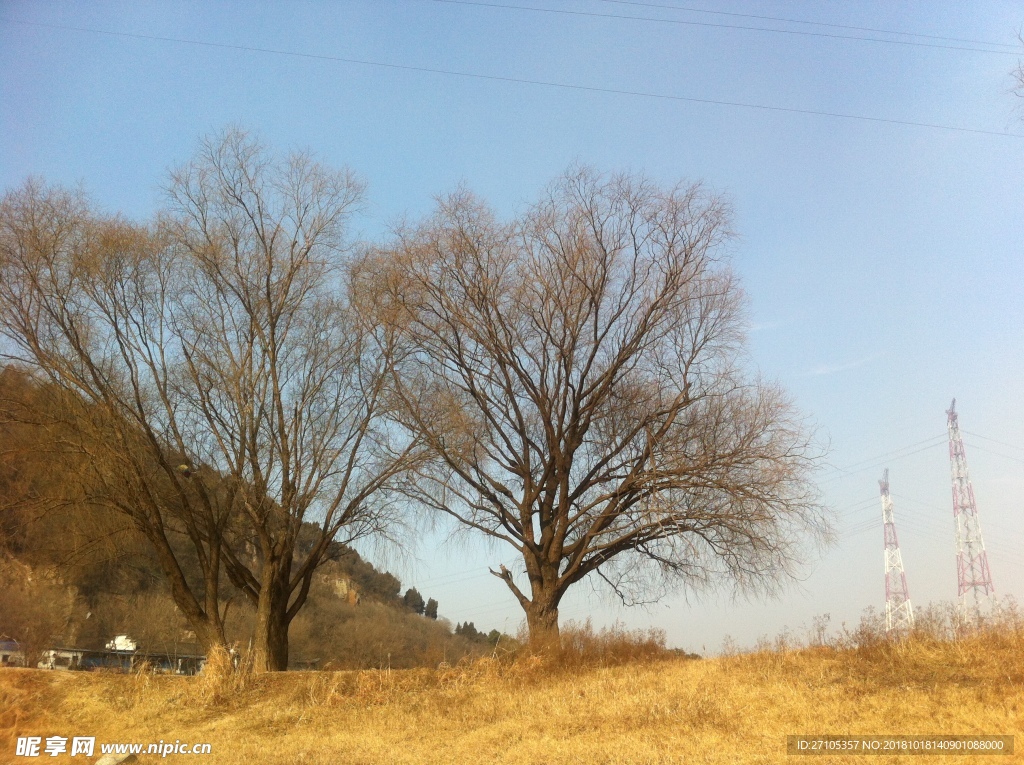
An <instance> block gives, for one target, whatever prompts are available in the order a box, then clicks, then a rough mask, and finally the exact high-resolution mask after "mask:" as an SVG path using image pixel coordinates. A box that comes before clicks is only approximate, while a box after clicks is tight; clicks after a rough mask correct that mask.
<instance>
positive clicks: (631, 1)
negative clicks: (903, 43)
mask: <svg viewBox="0 0 1024 765" xmlns="http://www.w3.org/2000/svg"><path fill="white" fill-rule="evenodd" d="M598 2H602V3H613V4H615V5H632V6H637V7H641V8H662V9H666V10H673V11H684V12H686V13H705V14H709V15H713V16H731V17H733V18H740V19H758V20H759V21H779V22H782V23H784V24H804V25H807V26H815V27H827V28H829V29H849V30H851V31H854V32H875V33H877V34H884V35H904V36H905V37H920V38H923V39H925V40H945V41H946V42H959V43H969V44H972V45H993V46H999V47H1002V48H1013V49H1014V51H1019V49H1020V46H1018V45H1016V44H1013V43H998V42H991V41H989V40H968V39H964V38H963V37H945V36H943V35H928V34H922V33H920V32H902V31H899V30H896V29H878V28H876V27H857V26H851V25H849V24H828V23H825V22H823V21H805V20H804V19H786V18H780V17H778V16H759V15H757V14H754V13H733V12H730V11H709V10H706V9H704V8H687V7H684V6H679V5H664V4H661V3H641V2H636V0H598ZM993 52H995V51H993ZM965 432H966V431H965Z"/></svg>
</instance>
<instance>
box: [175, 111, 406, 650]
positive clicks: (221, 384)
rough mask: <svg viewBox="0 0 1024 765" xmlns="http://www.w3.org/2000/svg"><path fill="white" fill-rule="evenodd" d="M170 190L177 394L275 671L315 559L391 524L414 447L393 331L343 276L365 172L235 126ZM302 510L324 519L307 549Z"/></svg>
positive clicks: (259, 640)
mask: <svg viewBox="0 0 1024 765" xmlns="http://www.w3.org/2000/svg"><path fill="white" fill-rule="evenodd" d="M170 196H171V199H172V203H173V204H172V215H173V217H172V218H170V219H169V220H168V221H167V228H168V231H169V237H170V240H171V241H172V242H173V243H174V248H175V254H176V255H177V257H178V258H179V259H180V260H181V261H182V262H184V263H187V264H188V265H187V269H188V278H187V280H186V281H187V283H188V284H190V285H192V286H191V289H190V290H189V291H188V292H187V293H186V294H185V295H184V296H183V300H182V302H181V304H180V305H179V307H178V313H177V318H176V319H175V322H174V327H175V332H176V335H177V337H178V338H180V341H181V349H182V357H183V359H184V362H185V364H184V367H183V369H182V376H183V378H184V384H183V385H182V386H181V388H180V391H179V393H180V395H181V397H182V399H183V400H185V401H187V405H186V409H187V410H188V411H189V412H190V413H191V416H192V417H193V418H195V420H196V424H195V426H194V427H193V428H192V431H193V432H197V433H202V438H201V439H199V440H198V441H197V442H196V443H195V444H194V445H193V447H192V448H193V449H194V450H195V452H196V453H197V455H198V456H200V457H201V458H202V459H203V460H204V461H205V462H207V463H209V464H212V465H215V466H216V467H217V469H218V471H219V472H220V474H221V475H227V476H231V477H232V479H233V486H234V487H236V489H237V492H238V494H237V498H236V502H237V504H238V507H239V508H240V510H241V511H242V513H243V514H244V517H245V528H246V530H247V533H248V535H249V536H248V537H247V538H246V540H245V542H246V548H247V549H248V551H249V552H248V553H243V552H241V551H239V548H238V547H237V546H232V547H231V548H229V549H228V550H227V551H226V559H225V562H226V566H227V573H228V575H229V576H230V578H231V580H232V582H233V583H234V584H235V585H236V586H237V587H238V588H239V589H240V590H241V591H242V593H243V594H244V595H245V596H246V597H248V598H249V599H250V600H251V601H252V602H253V604H254V605H256V607H257V635H256V646H255V647H256V650H257V652H258V653H259V654H261V656H262V657H263V658H262V659H261V660H262V661H265V663H266V666H267V667H268V668H270V669H284V668H285V667H286V665H287V656H288V632H287V630H288V625H289V624H290V623H291V621H292V619H294V617H295V615H296V613H298V611H299V609H300V608H301V607H302V605H303V603H305V601H306V597H307V595H308V593H309V587H310V583H311V581H312V577H313V573H314V571H315V569H316V567H317V566H319V565H320V564H321V563H322V562H323V561H324V560H326V559H327V557H328V555H329V554H331V553H332V551H333V550H334V549H336V547H332V543H334V542H335V541H339V540H338V537H339V535H343V537H344V538H343V540H340V541H344V542H352V541H354V540H355V539H358V538H360V537H363V536H366V535H368V534H386V533H388V532H389V530H391V529H393V527H394V524H395V523H396V522H397V517H396V515H395V513H394V512H392V511H394V510H395V506H394V505H393V502H392V496H391V491H392V490H393V489H394V488H395V487H396V486H397V485H399V484H401V483H402V482H403V481H404V480H405V475H406V472H407V471H408V470H409V469H410V468H411V467H412V466H414V465H415V464H416V463H417V461H418V460H420V459H421V455H420V452H421V451H422V450H421V449H420V448H419V445H418V442H417V441H416V439H414V438H408V437H405V436H404V435H403V433H402V432H401V431H400V430H399V429H396V428H395V427H393V425H392V420H391V407H392V400H391V398H390V396H389V395H388V387H387V383H388V382H389V381H390V378H391V368H392V363H393V355H394V333H393V332H392V331H390V330H389V329H388V328H387V327H384V326H381V325H379V324H378V323H375V322H374V321H373V318H374V317H373V314H372V313H369V312H367V311H365V306H364V304H363V302H362V301H363V298H362V297H361V296H360V295H358V294H353V292H352V290H351V289H350V283H349V279H348V276H347V269H346V256H347V255H348V254H349V250H350V247H349V245H348V243H347V242H346V240H345V237H344V233H345V227H344V224H345V221H346V219H347V217H348V216H349V214H350V211H351V210H352V208H353V207H354V206H355V205H356V204H357V203H358V202H359V201H360V199H361V196H362V186H361V184H360V183H359V182H358V181H356V180H355V178H354V177H353V176H352V175H351V174H350V173H348V172H344V171H343V172H331V171H328V170H326V169H325V168H323V167H321V166H320V165H318V164H316V163H314V162H313V161H312V160H311V159H310V158H309V157H308V156H307V155H304V154H295V155H292V156H290V157H288V158H287V159H285V160H284V161H274V160H273V159H272V158H271V157H270V156H269V155H268V154H267V152H266V151H265V150H264V149H263V148H262V147H260V146H259V145H258V144H257V143H255V142H254V141H252V140H251V139H249V138H248V137H247V136H246V135H245V134H244V133H241V132H238V131H230V132H228V133H226V134H225V135H224V136H222V137H221V138H220V139H218V140H217V141H207V142H206V143H204V145H203V148H202V150H201V151H200V154H199V156H198V157H197V158H196V160H195V161H193V162H192V163H191V164H189V165H187V166H185V167H183V168H181V169H180V170H178V171H177V172H176V173H175V174H174V176H173V183H172V185H171V187H170ZM306 521H314V522H315V523H316V524H317V527H318V530H317V533H316V534H315V535H314V536H313V537H312V538H307V539H306V540H305V543H304V545H303V547H304V549H301V550H300V549H299V547H300V545H299V542H300V532H301V531H302V529H303V524H304V522H306ZM297 552H298V553H299V554H298V555H297Z"/></svg>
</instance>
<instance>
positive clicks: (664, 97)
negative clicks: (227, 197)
mask: <svg viewBox="0 0 1024 765" xmlns="http://www.w3.org/2000/svg"><path fill="white" fill-rule="evenodd" d="M0 22H4V23H8V24H23V25H26V26H35V27H43V28H48V29H61V30H64V31H69V32H87V33H90V34H99V35H107V36H110V37H123V38H128V39H134V40H151V41H155V42H170V43H179V44H182V45H196V46H200V47H204V48H219V49H223V50H235V51H245V52H248V53H267V54H272V55H276V56H291V57H293V58H304V59H309V60H313V61H331V62H335V63H342V64H356V65H359V66H372V67H377V68H381V69H394V70H398V71H406V72H423V73H426V74H441V75H445V76H449V77H462V78H466V79H475V80H487V81H490V82H507V83H515V84H518V85H535V86H538V87H545V88H558V89H561V90H577V91H582V92H586V93H604V94H608V95H615V96H633V97H636V98H652V99H658V100H661V101H676V102H681V103H693V104H708V105H711V106H729V107H734V108H740V109H754V110H758V111H767V112H780V113H784V114H800V115H805V116H812V117H831V118H834V119H845V120H856V121H859V122H873V123H879V124H886V125H902V126H905V127H919V128H931V129H933V130H946V131H951V132H955V133H971V134H975V135H993V136H999V137H1000V138H1024V134H1021V133H1001V132H999V131H996V130H982V129H980V128H967V127H958V126H956V125H943V124H939V123H934V122H915V121H913V120H898V119H890V118H887V117H867V116H864V115H861V114H846V113H843V112H827V111H819V110H816V109H797V108H794V107H787V106H769V105H767V104H753V103H747V102H743V101H723V100H718V99H712V98H695V97H690V96H675V95H669V94H666V93H652V92H647V91H639V90H624V89H620V88H605V87H599V86H594V85H576V84H572V83H565V82H554V81H551V80H528V79H525V78H520V77H504V76H501V75H494V74H480V73H477V72H464V71H458V70H455V69H437V68H433V67H425V66H411V65H408V64H392V63H387V62H384V61H370V60H368V59H357V58H345V57H341V56H327V55H323V54H318V53H302V52H299V51H289V50H279V49H275V48H262V47H257V46H252V45H232V44H229V43H217V42H208V41H205V40H190V39H187V38H183V37H164V36H162V35H146V34H139V33H136V32H112V31H110V30H108V29H93V28H90V27H75V26H68V25H64V24H46V23H43V22H39V21H22V20H20V19H0Z"/></svg>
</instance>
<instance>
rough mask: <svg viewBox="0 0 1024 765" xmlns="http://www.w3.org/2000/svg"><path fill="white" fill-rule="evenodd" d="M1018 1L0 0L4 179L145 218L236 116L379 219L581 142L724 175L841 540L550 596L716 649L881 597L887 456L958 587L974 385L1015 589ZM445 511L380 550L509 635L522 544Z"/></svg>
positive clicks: (1020, 428) (665, 166)
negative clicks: (823, 463) (456, 524)
mask: <svg viewBox="0 0 1024 765" xmlns="http://www.w3.org/2000/svg"><path fill="white" fill-rule="evenodd" d="M684 5H685V6H687V10H680V9H679V8H680V7H681V6H684ZM672 6H675V8H672ZM529 8H533V9H540V8H544V9H547V11H540V10H529ZM698 9H700V10H699V11H698ZM552 11H559V12H552ZM626 17H644V18H643V19H637V18H626ZM758 17H773V19H774V20H772V19H767V18H758ZM1022 24H1024V7H1022V6H1021V5H1020V4H1019V2H1016V1H1014V2H1010V1H1008V0H1007V1H1005V2H1001V1H999V0H993V1H991V2H972V3H963V2H959V1H955V2H952V1H950V2H947V1H945V0H928V1H927V2H906V1H903V0H897V1H893V0H885V1H884V2H868V1H867V0H865V1H864V2H858V3H848V2H834V1H828V0H822V2H809V1H808V0H790V1H789V2H785V1H782V0H780V1H778V2H771V1H769V0H765V1H764V2H746V1H745V0H722V2H718V3H714V2H711V1H710V0H650V2H646V3H644V2H624V1H623V2H609V1H608V0H576V1H574V0H568V1H567V2H558V1H557V0H507V1H506V2H495V3H485V2H479V3H470V2H465V3H456V2H440V1H439V0H314V1H311V2H297V1H296V2H289V3H276V2H266V3H256V2H250V3H241V2H220V3H217V2H202V3H200V2H159V3H156V2H144V1H140V0H133V1H132V2H124V3H116V2H91V3H78V2H71V1H69V0H67V1H61V0H49V1H47V2H42V1H37V2H18V1H16V0H6V1H5V2H0V188H2V189H7V188H10V187H12V186H15V185H17V184H19V183H20V182H22V181H23V180H24V179H25V177H26V176H28V175H38V176H42V177H44V178H46V179H47V180H50V181H54V182H59V183H64V184H77V183H81V184H82V185H83V186H84V187H85V188H86V189H87V190H88V191H89V192H90V193H91V194H92V195H93V197H94V198H95V199H96V200H97V201H98V202H99V203H100V204H102V205H103V206H105V207H106V208H108V209H109V210H112V211H113V210H117V211H121V212H123V213H125V214H127V215H129V216H133V217H138V218H144V217H146V216H148V215H150V214H151V213H152V212H153V211H155V210H156V209H157V208H158V207H159V205H160V203H161V197H160V185H161V183H162V182H163V181H164V179H165V178H166V175H167V171H168V169H169V168H170V167H171V166H172V165H174V164H176V163H179V162H182V161H184V160H185V159H187V158H188V157H189V156H190V155H191V153H192V151H193V150H194V148H195V146H196V142H197V139H198V137H199V136H200V135H203V134H206V133H209V132H212V131H216V130H219V129H221V128H223V127H225V126H226V125H228V124H236V125H240V126H243V127H246V128H249V129H252V130H253V131H255V132H257V133H259V134H260V135H261V136H262V137H263V139H264V140H266V141H267V142H268V143H270V144H272V145H274V146H275V147H278V148H281V149H292V148H307V149H310V150H312V151H313V152H314V153H316V154H317V155H318V156H319V157H320V159H322V160H323V161H324V162H326V163H328V164H332V165H343V164H344V165H348V166H349V167H351V168H352V169H354V170H355V171H356V172H358V173H359V174H360V175H361V176H362V177H363V178H364V179H365V180H367V181H368V183H369V197H370V200H371V204H370V206H369V207H368V209H367V211H366V214H365V215H364V216H363V217H362V218H361V219H360V221H359V224H358V225H359V228H360V233H361V234H362V235H365V236H370V237H372V236H377V235H379V233H380V232H381V231H383V230H385V228H386V226H387V225H388V223H389V222H390V221H394V220H395V219H396V218H397V217H398V216H401V215H409V216H412V217H416V216H418V215H420V214H422V213H423V212H425V211H426V210H428V209H429V208H430V206H431V204H432V201H431V200H432V196H433V195H435V194H438V193H443V192H445V191H448V190H451V189H452V188H453V187H454V186H455V185H457V184H458V183H460V182H465V183H466V184H467V185H468V186H469V187H470V188H472V189H473V190H475V191H476V192H478V193H479V194H481V195H482V196H484V197H485V198H487V199H489V200H490V201H491V203H492V204H493V205H494V206H495V207H496V208H497V209H498V210H499V212H501V213H502V214H509V215H510V214H513V213H515V211H516V210H517V209H520V208H521V207H522V206H523V205H524V204H525V203H527V202H529V201H530V200H531V199H532V198H533V197H534V196H535V195H536V194H537V193H538V191H539V189H540V188H541V187H542V186H543V185H544V184H545V183H546V182H547V181H549V180H550V179H551V178H553V177H554V176H556V175H557V174H559V173H560V172H562V171H563V170H564V169H565V168H566V167H567V166H568V165H570V164H571V163H573V162H575V161H581V162H584V163H587V164H591V165H594V166H596V167H598V168H600V169H605V170H621V169H628V170H638V171H642V172H644V173H646V174H648V175H650V176H651V177H653V178H655V179H658V180H660V181H664V182H666V183H672V182H675V181H677V180H679V179H694V180H695V179H702V180H704V181H705V182H706V183H708V184H709V185H710V186H711V187H712V188H714V189H717V190H719V191H721V192H723V193H726V194H728V195H729V196H730V198H731V199H732V201H733V204H734V206H735V210H736V220H735V227H736V229H737V231H738V232H739V234H740V237H739V238H738V240H737V241H736V242H735V243H734V244H733V246H732V250H733V257H734V260H735V264H736V268H737V270H738V271H739V273H740V275H741V276H742V279H743V282H744V285H745V289H746V291H747V292H748V294H749V298H750V319H751V333H750V351H751V363H752V365H754V366H756V367H757V368H758V369H760V371H761V373H762V374H763V375H765V376H766V377H768V378H772V379H777V380H779V381H780V382H781V383H782V384H783V385H784V386H785V387H786V388H787V389H788V390H789V391H790V392H791V393H792V395H793V396H794V398H795V399H796V401H797V403H798V405H799V406H800V408H801V409H802V411H803V412H804V413H805V414H806V415H807V416H808V418H809V419H810V420H811V421H813V422H814V423H815V424H816V426H817V427H818V428H819V431H820V434H821V436H822V438H823V439H825V440H827V441H828V443H829V444H830V455H829V465H830V467H826V468H824V469H823V470H822V471H821V474H820V476H819V478H820V483H821V488H822V490H823V493H824V496H825V498H826V500H827V501H828V502H829V504H830V505H831V506H832V507H833V508H835V510H836V513H837V519H838V520H837V530H838V532H839V535H838V540H837V543H836V544H835V545H834V546H833V547H832V548H830V549H828V550H826V551H824V552H818V551H814V550H809V551H808V555H809V564H808V566H807V569H806V574H805V576H804V578H803V580H802V581H800V582H798V583H796V584H794V585H793V586H791V587H790V588H789V589H788V590H787V591H786V592H785V593H784V594H783V595H782V597H781V598H779V599H778V600H775V601H772V602H770V603H748V602H736V603H734V602H732V601H731V600H730V599H729V598H728V597H727V596H725V595H722V596H718V597H711V598H706V599H704V600H703V601H699V602H691V603H689V604H688V603H687V601H686V600H685V599H684V598H683V597H671V598H668V599H666V600H664V601H663V602H662V603H660V604H658V605H656V606H652V607H650V608H648V609H622V608H616V607H615V606H614V605H613V604H612V603H611V602H610V601H609V600H608V597H607V595H605V594H602V593H601V591H599V590H593V589H592V588H591V587H590V586H589V585H588V584H586V583H583V584H581V585H579V587H578V589H579V592H577V593H576V594H574V595H572V596H570V598H569V599H568V600H567V602H566V603H565V604H564V605H563V609H562V613H563V618H576V619H580V618H585V617H587V616H588V615H589V616H592V617H593V619H594V622H595V624H598V625H602V624H609V623H611V622H614V621H615V620H622V621H624V622H625V623H626V624H628V625H630V626H650V625H654V626H659V627H662V628H664V629H666V630H667V632H668V636H669V642H670V643H671V644H673V645H677V646H681V647H685V648H687V649H689V650H697V651H701V650H705V649H706V650H707V652H708V653H712V652H715V651H717V650H718V648H719V647H720V645H721V643H722V640H723V637H724V636H725V635H731V636H732V637H733V638H735V639H736V641H737V642H739V643H740V644H741V645H750V644H752V643H753V642H754V641H755V640H756V639H757V638H758V637H759V636H761V635H775V634H776V633H778V632H779V631H780V630H782V629H783V628H784V627H786V626H788V627H790V628H791V629H793V630H794V631H797V632H799V631H800V630H801V629H802V628H804V627H806V626H807V625H809V624H810V621H811V618H812V617H813V616H814V615H816V614H825V613H828V614H830V615H831V619H832V624H833V626H837V625H838V624H839V623H841V622H843V621H846V622H848V623H853V622H855V621H856V620H857V619H858V618H859V614H860V612H861V611H862V609H864V608H865V607H867V606H875V607H878V608H880V607H881V606H882V605H883V600H884V586H883V578H882V573H883V564H882V530H881V515H880V504H879V500H878V486H877V483H876V481H877V479H878V478H879V477H880V476H881V473H882V470H883V469H884V468H885V467H886V466H888V467H889V468H890V470H891V475H890V481H891V486H892V492H893V496H894V501H895V506H896V520H897V526H898V529H899V533H900V541H901V544H902V549H903V558H904V562H905V564H906V569H907V577H908V581H909V586H910V592H911V596H912V599H913V600H914V602H915V603H917V604H923V603H926V602H928V601H939V600H949V599H952V598H955V596H956V570H955V560H954V535H953V520H952V512H951V503H950V489H949V460H948V452H947V447H946V442H945V440H944V439H943V438H942V436H943V434H944V432H945V414H944V410H945V409H946V408H948V406H949V403H950V400H951V399H952V398H953V397H954V396H956V397H957V408H958V411H959V412H960V421H961V426H962V427H963V428H964V429H965V430H966V431H967V432H968V433H969V435H967V438H966V441H967V455H968V460H969V464H970V467H971V472H972V478H973V481H974V488H975V493H976V496H977V500H978V505H979V510H980V514H981V524H982V529H983V531H984V534H985V540H986V543H987V546H988V550H989V558H990V562H991V568H992V573H993V577H994V580H995V585H996V588H997V590H998V591H999V592H1000V593H1002V594H1006V593H1009V594H1013V595H1015V596H1016V597H1017V598H1018V599H1024V555H1022V546H1024V396H1022V393H1024V384H1022V382H1021V381H1022V380H1024V353H1022V351H1024V297H1022V285H1024V257H1022V256H1024V252H1022V243H1024V184H1022V183H1021V180H1022V178H1024V174H1022V170H1024V137H1022V136H1024V108H1022V106H1024V101H1022V100H1021V99H1017V98H1016V97H1015V96H1014V95H1012V93H1011V92H1010V91H1011V88H1012V84H1013V83H1012V80H1011V78H1010V76H1009V72H1010V70H1011V69H1013V68H1015V66H1016V65H1017V62H1018V57H1019V55H1020V51H1021V46H1020V44H1019V43H1018V42H1017V39H1016V30H1018V29H1019V28H1020V27H1021V25H1022ZM767 29H772V30H782V31H765V30H767ZM893 31H896V32H904V33H913V34H911V35H907V34H892V33H891V32H893ZM851 38H872V39H851ZM953 38H955V39H953ZM886 41H888V42H886ZM200 43H202V44H200ZM1015 43H1016V47H1015ZM257 49H258V50H257ZM286 53H291V54H302V55H286ZM342 59H344V60H342ZM357 62H362V63H357ZM368 62H371V63H368ZM384 65H388V66H384ZM426 70H434V71H426ZM442 71H443V72H448V73H447V74H445V73H441V72H442ZM452 72H459V73H462V75H466V74H473V75H481V76H478V77H469V76H462V75H457V74H452ZM525 81H532V84H531V83H528V82H525ZM538 83H548V84H538ZM551 83H557V84H558V85H564V86H577V87H558V86H555V85H552V84H551ZM609 91H618V92H609ZM637 93H644V94H648V95H636V94H637ZM652 94H653V95H652ZM655 96H670V97H672V98H663V97H655ZM712 102H717V103H712ZM725 102H729V103H731V104H733V105H726V103H725ZM739 104H746V106H743V105H739ZM753 106H757V107H773V109H766V108H752V107H753ZM780 110H781V111H780ZM785 110H798V111H785ZM805 112H815V113H814V114H811V113H805ZM824 113H832V114H845V115H856V116H859V117H866V118H875V119H873V120H867V119H853V118H848V117H836V116H826V114H824ZM898 123H927V124H930V125H933V127H924V126H914V125H907V124H898ZM934 126H945V128H944V127H934ZM946 128H962V129H966V130H953V129H946ZM968 130H970V131H980V132H968ZM1013 134H1018V135H1016V136H1015V135H1013ZM933 437H934V438H933ZM928 439H931V440H928ZM442 536H443V534H442V532H440V531H439V532H437V533H434V534H427V535H425V536H424V537H423V539H422V540H421V542H420V544H419V545H418V547H416V548H415V550H414V551H413V553H412V554H411V555H408V556H405V557H404V558H398V557H394V556H392V557H391V558H390V559H388V560H385V561H384V562H383V564H382V565H383V566H386V567H391V568H392V570H393V571H394V572H395V573H396V574H397V575H399V576H400V577H401V578H402V579H403V581H404V582H405V583H406V584H407V585H410V584H411V585H415V586H417V587H418V588H419V589H420V591H421V592H422V593H423V594H424V596H425V597H435V598H437V599H438V600H439V601H440V603H441V608H440V611H441V615H442V616H445V617H447V618H450V619H451V620H452V621H465V620H471V621H474V622H475V624H476V626H477V627H478V628H482V629H485V630H486V629H490V628H492V627H497V628H499V629H504V630H506V631H510V632H514V631H515V629H516V627H517V625H518V623H519V621H520V619H521V612H520V611H519V609H518V607H517V606H516V604H515V603H514V601H513V599H512V597H511V595H510V594H508V592H507V591H506V590H505V588H504V585H503V584H501V583H500V582H499V581H497V580H496V579H495V578H494V577H491V576H490V575H489V574H487V571H486V568H487V565H488V564H490V565H496V564H497V563H498V562H502V561H503V562H506V563H509V564H511V563H512V562H513V559H512V558H511V557H510V556H509V554H508V552H509V551H507V550H500V549H493V550H489V549H487V548H485V547H484V546H482V545H479V544H477V543H476V542H475V541H473V540H471V539H470V540H463V541H460V542H458V543H446V544H443V545H440V546H439V543H438V540H439V539H440V538H441V537H442ZM370 557H371V559H372V558H373V555H372V553H371V554H370Z"/></svg>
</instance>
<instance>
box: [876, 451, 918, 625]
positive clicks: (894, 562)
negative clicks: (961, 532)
mask: <svg viewBox="0 0 1024 765" xmlns="http://www.w3.org/2000/svg"><path fill="white" fill-rule="evenodd" d="M878 486H879V488H880V489H881V491H882V529H883V533H884V535H885V631H886V632H893V631H894V630H895V631H897V632H909V631H910V630H911V629H913V627H914V607H913V606H911V605H910V590H908V589H907V574H906V572H905V571H904V570H903V556H901V555H900V543H899V540H898V539H897V538H896V523H895V521H894V520H893V517H892V497H890V496H889V468H886V469H885V473H884V474H883V476H882V480H881V481H879V482H878Z"/></svg>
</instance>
